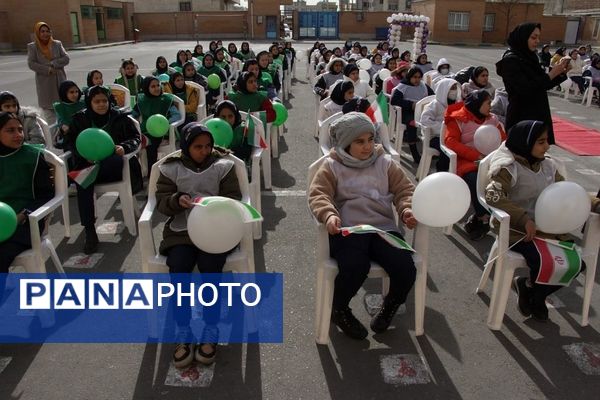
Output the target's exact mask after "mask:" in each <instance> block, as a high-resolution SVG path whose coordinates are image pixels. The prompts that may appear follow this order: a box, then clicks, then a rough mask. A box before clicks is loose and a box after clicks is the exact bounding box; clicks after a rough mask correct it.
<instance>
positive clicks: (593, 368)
mask: <svg viewBox="0 0 600 400" xmlns="http://www.w3.org/2000/svg"><path fill="white" fill-rule="evenodd" d="M563 350H564V351H566V352H567V354H568V355H569V357H571V360H572V361H573V362H574V363H575V365H577V367H578V368H579V369H580V370H581V372H583V373H584V374H586V375H600V344H598V343H573V344H570V345H566V346H563Z"/></svg>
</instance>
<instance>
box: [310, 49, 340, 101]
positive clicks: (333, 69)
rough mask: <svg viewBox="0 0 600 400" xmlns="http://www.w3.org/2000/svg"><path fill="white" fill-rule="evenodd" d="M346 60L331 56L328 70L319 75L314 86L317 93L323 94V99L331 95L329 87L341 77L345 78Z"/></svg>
mask: <svg viewBox="0 0 600 400" xmlns="http://www.w3.org/2000/svg"><path fill="white" fill-rule="evenodd" d="M345 66H346V61H344V60H343V59H341V58H333V57H332V58H331V59H330V60H329V63H328V64H327V72H325V73H324V74H322V75H321V76H319V79H318V80H317V83H315V86H314V87H313V91H314V92H315V94H318V95H319V96H321V100H323V99H324V98H326V97H328V96H329V88H330V87H331V85H333V84H334V83H335V82H337V81H338V80H340V79H344V67H345Z"/></svg>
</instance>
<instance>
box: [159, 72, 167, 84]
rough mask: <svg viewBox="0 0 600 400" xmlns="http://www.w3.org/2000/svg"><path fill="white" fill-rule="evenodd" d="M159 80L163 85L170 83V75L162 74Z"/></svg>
mask: <svg viewBox="0 0 600 400" xmlns="http://www.w3.org/2000/svg"><path fill="white" fill-rule="evenodd" d="M158 80H159V81H160V82H161V83H165V82H169V75H168V74H160V75H159V76H158Z"/></svg>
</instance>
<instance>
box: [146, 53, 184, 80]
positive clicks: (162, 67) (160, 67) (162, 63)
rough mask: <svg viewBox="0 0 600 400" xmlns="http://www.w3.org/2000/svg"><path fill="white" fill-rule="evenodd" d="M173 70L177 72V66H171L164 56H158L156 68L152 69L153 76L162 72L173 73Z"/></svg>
mask: <svg viewBox="0 0 600 400" xmlns="http://www.w3.org/2000/svg"><path fill="white" fill-rule="evenodd" d="M178 54H179V53H178ZM182 69H183V67H182ZM173 72H175V68H173V67H170V66H169V64H168V63H167V59H166V58H164V57H163V56H158V57H156V68H154V69H153V70H152V76H159V75H161V74H167V75H172V74H173Z"/></svg>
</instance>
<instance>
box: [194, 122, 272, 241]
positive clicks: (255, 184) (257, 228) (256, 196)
mask: <svg viewBox="0 0 600 400" xmlns="http://www.w3.org/2000/svg"><path fill="white" fill-rule="evenodd" d="M240 115H241V116H242V120H245V119H246V118H247V115H248V113H245V112H243V111H240ZM211 118H214V115H210V116H208V117H206V118H204V119H202V120H200V121H198V122H200V123H201V124H205V123H206V121H208V120H209V119H211ZM251 118H252V121H253V122H254V127H255V129H257V130H259V134H260V135H262V136H263V137H264V128H263V125H262V122H261V121H260V119H258V118H257V117H255V116H254V115H251ZM262 155H263V149H261V148H260V147H254V148H253V149H252V153H251V154H250V182H249V185H250V186H249V187H250V201H251V203H252V205H253V206H254V208H255V209H256V210H257V211H258V212H259V213H262V201H261V197H260V163H261V160H262ZM269 166H270V164H269ZM263 168H264V165H263ZM263 173H264V171H263ZM252 234H253V237H254V239H255V240H258V239H260V238H261V237H262V221H258V222H255V223H254V228H253V233H252Z"/></svg>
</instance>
